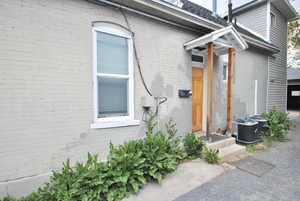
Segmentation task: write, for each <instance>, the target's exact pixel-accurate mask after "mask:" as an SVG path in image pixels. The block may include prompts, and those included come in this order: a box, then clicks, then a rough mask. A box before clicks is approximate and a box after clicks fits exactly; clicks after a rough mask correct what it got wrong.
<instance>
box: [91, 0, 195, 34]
mask: <svg viewBox="0 0 300 201" xmlns="http://www.w3.org/2000/svg"><path fill="white" fill-rule="evenodd" d="M87 1H88V2H91V3H95V4H99V3H105V4H108V5H110V6H113V7H116V8H120V9H123V10H127V11H129V12H132V13H135V14H138V15H142V16H144V17H148V18H151V19H154V20H157V21H160V22H163V23H166V24H169V25H173V26H176V27H179V28H182V29H185V30H188V31H192V32H199V30H197V29H194V28H192V27H189V26H185V25H182V24H178V23H176V22H173V21H170V20H166V19H163V18H160V17H157V16H154V15H151V14H147V13H145V12H142V11H138V10H136V9H133V8H129V7H127V6H123V5H121V4H118V3H114V2H112V1H109V0H87Z"/></svg>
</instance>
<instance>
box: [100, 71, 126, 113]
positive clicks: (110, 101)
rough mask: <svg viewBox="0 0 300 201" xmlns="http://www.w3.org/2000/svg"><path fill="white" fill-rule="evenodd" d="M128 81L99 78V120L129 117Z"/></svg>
mask: <svg viewBox="0 0 300 201" xmlns="http://www.w3.org/2000/svg"><path fill="white" fill-rule="evenodd" d="M127 83H128V80H127V79H118V78H103V77H101V78H100V77H98V112H99V113H98V118H101V117H113V116H127V115H128V108H127V100H128V90H127V88H128V84H127Z"/></svg>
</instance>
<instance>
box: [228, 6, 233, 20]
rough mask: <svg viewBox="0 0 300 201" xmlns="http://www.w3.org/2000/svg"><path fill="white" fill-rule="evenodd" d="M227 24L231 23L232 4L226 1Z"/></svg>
mask: <svg viewBox="0 0 300 201" xmlns="http://www.w3.org/2000/svg"><path fill="white" fill-rule="evenodd" d="M228 22H229V23H232V2H231V0H228Z"/></svg>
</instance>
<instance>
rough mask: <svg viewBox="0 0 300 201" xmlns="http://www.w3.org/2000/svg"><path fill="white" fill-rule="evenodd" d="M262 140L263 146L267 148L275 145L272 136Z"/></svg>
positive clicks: (264, 137)
mask: <svg viewBox="0 0 300 201" xmlns="http://www.w3.org/2000/svg"><path fill="white" fill-rule="evenodd" d="M262 140H263V142H262V143H263V145H265V146H266V147H270V146H272V145H273V143H274V139H273V138H272V137H270V136H263V137H262Z"/></svg>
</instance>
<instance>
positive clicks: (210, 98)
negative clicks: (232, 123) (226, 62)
mask: <svg viewBox="0 0 300 201" xmlns="http://www.w3.org/2000/svg"><path fill="white" fill-rule="evenodd" d="M207 57H208V61H207V65H208V66H207V128H206V136H207V137H208V138H209V137H210V135H211V127H212V115H213V73H214V46H213V43H209V44H208V55H207Z"/></svg>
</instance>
